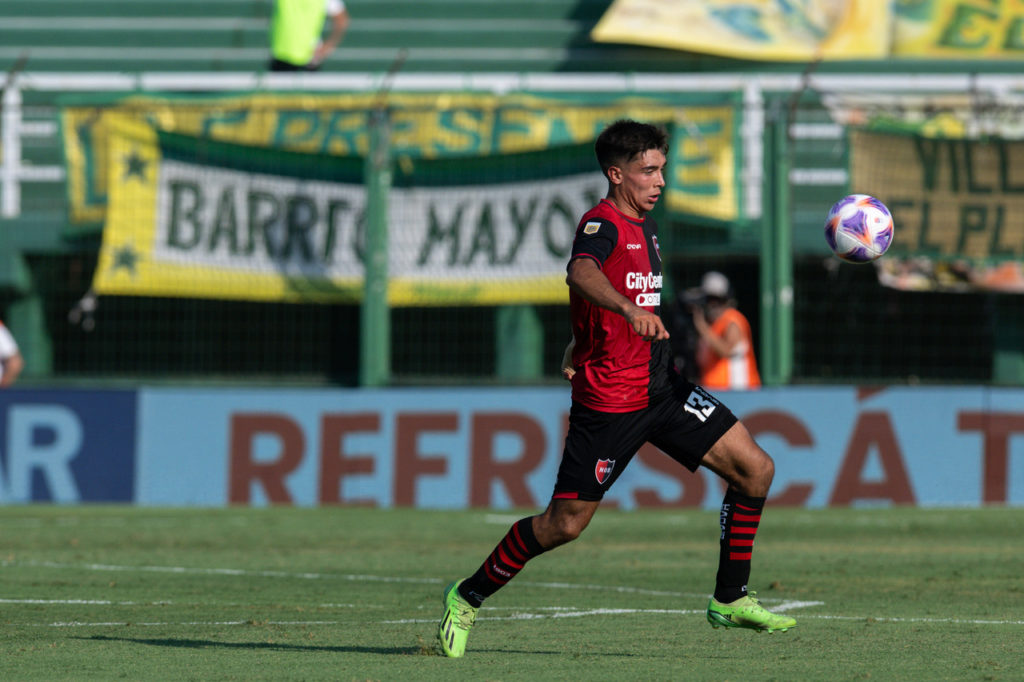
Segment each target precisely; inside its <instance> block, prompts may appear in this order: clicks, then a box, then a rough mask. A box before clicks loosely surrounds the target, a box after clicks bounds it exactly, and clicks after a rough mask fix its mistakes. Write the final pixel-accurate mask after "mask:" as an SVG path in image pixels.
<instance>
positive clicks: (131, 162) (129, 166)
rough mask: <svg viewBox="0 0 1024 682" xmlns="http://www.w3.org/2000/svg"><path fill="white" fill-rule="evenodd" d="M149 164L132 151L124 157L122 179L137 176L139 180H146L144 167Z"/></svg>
mask: <svg viewBox="0 0 1024 682" xmlns="http://www.w3.org/2000/svg"><path fill="white" fill-rule="evenodd" d="M147 165H149V162H148V161H146V160H145V159H143V158H142V157H141V156H139V153H138V152H136V151H135V150H132V152H131V154H128V155H127V156H125V157H124V166H125V168H124V179H125V180H127V179H128V178H130V177H132V176H133V175H137V176H138V177H139V180H142V181H145V180H146V166H147Z"/></svg>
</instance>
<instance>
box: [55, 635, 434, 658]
mask: <svg viewBox="0 0 1024 682" xmlns="http://www.w3.org/2000/svg"><path fill="white" fill-rule="evenodd" d="M75 639H85V640H89V641H94V642H127V643H130V644H145V645H147V646H162V647H171V648H177V649H212V648H218V649H252V650H254V651H255V650H263V651H321V652H333V653H347V654H380V655H382V656H395V655H401V656H413V655H421V654H427V653H429V652H428V651H426V650H425V649H424V647H422V646H393V647H387V646H382V647H372V646H313V645H310V644H286V643H282V642H218V641H217V640H213V639H183V638H177V637H154V638H149V637H110V636H107V635H94V636H92V637H76V638H75Z"/></svg>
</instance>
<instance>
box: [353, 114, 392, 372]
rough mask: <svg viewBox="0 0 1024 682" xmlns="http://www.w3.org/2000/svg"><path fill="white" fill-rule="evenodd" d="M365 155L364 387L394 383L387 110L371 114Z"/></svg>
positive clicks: (361, 337)
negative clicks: (389, 262)
mask: <svg viewBox="0 0 1024 682" xmlns="http://www.w3.org/2000/svg"><path fill="white" fill-rule="evenodd" d="M368 123H369V138H370V148H369V150H368V152H367V155H366V171H365V182H366V234H365V237H366V239H365V244H366V251H365V256H364V263H363V267H364V270H365V274H364V284H363V304H362V311H361V314H360V317H359V320H360V330H359V332H360V335H359V353H360V357H359V385H360V386H383V385H386V384H387V383H388V382H389V381H390V379H391V309H390V308H389V306H388V276H389V275H388V196H389V194H390V189H391V150H390V135H389V133H390V121H389V118H388V111H387V109H386V108H385V107H383V106H382V107H378V108H376V109H374V110H373V111H371V112H370V114H369V122H368Z"/></svg>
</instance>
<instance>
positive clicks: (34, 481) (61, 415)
mask: <svg viewBox="0 0 1024 682" xmlns="http://www.w3.org/2000/svg"><path fill="white" fill-rule="evenodd" d="M135 404H136V392H135V391H123V390H100V391H92V390H82V391H76V390H21V389H9V390H6V391H4V392H2V393H0V502H4V503H8V504H10V503H28V502H55V503H61V504H73V503H78V502H133V501H134V498H135V495H134V481H135V428H136V419H135Z"/></svg>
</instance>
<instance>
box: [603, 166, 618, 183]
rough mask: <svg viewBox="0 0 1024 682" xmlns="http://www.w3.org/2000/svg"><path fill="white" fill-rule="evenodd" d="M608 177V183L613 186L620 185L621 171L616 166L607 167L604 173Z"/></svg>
mask: <svg viewBox="0 0 1024 682" xmlns="http://www.w3.org/2000/svg"><path fill="white" fill-rule="evenodd" d="M605 175H607V176H608V182H610V183H612V184H613V185H621V184H622V169H621V168H619V167H618V166H608V171H607V172H606V173H605Z"/></svg>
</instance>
